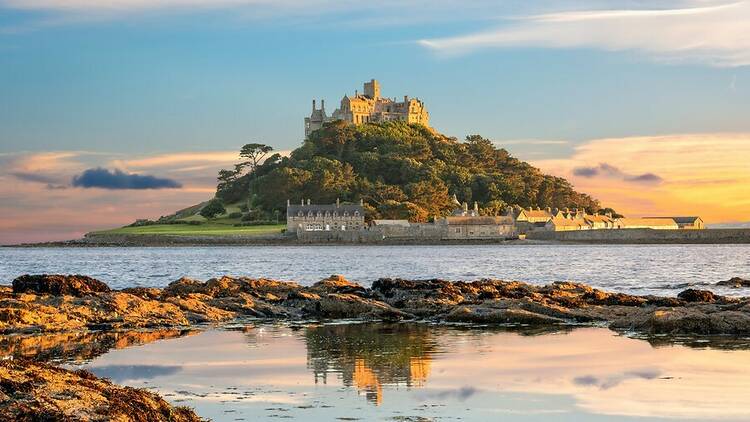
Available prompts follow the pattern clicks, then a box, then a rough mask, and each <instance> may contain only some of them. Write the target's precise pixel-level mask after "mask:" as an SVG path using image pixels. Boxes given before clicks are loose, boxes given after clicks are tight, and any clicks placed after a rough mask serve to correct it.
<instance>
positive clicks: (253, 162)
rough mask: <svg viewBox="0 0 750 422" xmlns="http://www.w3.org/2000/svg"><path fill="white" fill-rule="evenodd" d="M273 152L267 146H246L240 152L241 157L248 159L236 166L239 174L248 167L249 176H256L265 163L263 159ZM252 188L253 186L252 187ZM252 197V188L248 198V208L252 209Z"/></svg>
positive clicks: (249, 190) (271, 148) (249, 189)
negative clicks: (261, 165)
mask: <svg viewBox="0 0 750 422" xmlns="http://www.w3.org/2000/svg"><path fill="white" fill-rule="evenodd" d="M271 151H273V147H271V146H269V145H265V144H245V145H244V146H243V147H242V149H241V150H240V157H242V158H246V159H247V160H246V161H243V162H241V163H239V164H237V165H236V166H235V168H236V169H237V171H238V173H239V172H242V170H243V169H244V168H245V167H247V168H249V170H248V171H247V174H250V175H255V171H256V170H257V169H258V166H259V165H260V164H261V163H262V162H263V159H264V158H266V156H267V155H268V153H270V152H271ZM250 186H252V184H251V185H250ZM252 197H253V192H252V188H248V197H247V206H248V208H250V207H252Z"/></svg>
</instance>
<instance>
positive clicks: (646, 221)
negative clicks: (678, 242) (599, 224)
mask: <svg viewBox="0 0 750 422" xmlns="http://www.w3.org/2000/svg"><path fill="white" fill-rule="evenodd" d="M615 227H617V228H618V229H653V230H678V229H679V228H680V226H678V225H677V222H676V221H674V220H673V219H672V218H618V219H617V220H616V221H615Z"/></svg>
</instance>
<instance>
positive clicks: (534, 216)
mask: <svg viewBox="0 0 750 422" xmlns="http://www.w3.org/2000/svg"><path fill="white" fill-rule="evenodd" d="M552 217H553V214H552V208H545V209H541V208H539V207H537V208H536V209H534V208H531V207H529V208H528V209H526V208H521V209H520V210H519V211H518V213H517V215H516V221H517V222H522V223H530V224H537V223H542V225H544V224H546V223H547V222H548V221H549V220H551V219H552Z"/></svg>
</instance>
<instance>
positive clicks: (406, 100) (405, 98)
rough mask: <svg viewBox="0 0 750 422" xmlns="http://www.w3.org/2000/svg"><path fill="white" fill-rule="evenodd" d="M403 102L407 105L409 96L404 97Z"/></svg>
mask: <svg viewBox="0 0 750 422" xmlns="http://www.w3.org/2000/svg"><path fill="white" fill-rule="evenodd" d="M404 102H405V103H408V102H409V96H408V95H404Z"/></svg>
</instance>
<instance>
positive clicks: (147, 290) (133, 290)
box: [120, 287, 161, 300]
mask: <svg viewBox="0 0 750 422" xmlns="http://www.w3.org/2000/svg"><path fill="white" fill-rule="evenodd" d="M120 291H121V292H122V293H128V294H131V295H133V296H137V297H139V298H141V299H147V300H156V299H159V296H161V289H157V288H156V287H128V288H125V289H122V290H120Z"/></svg>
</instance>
